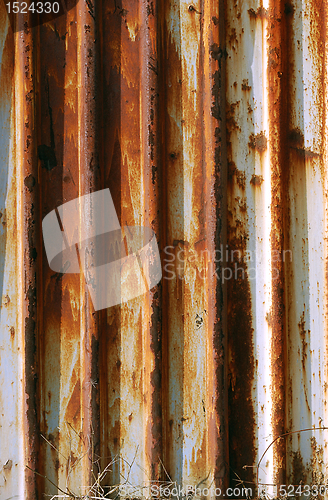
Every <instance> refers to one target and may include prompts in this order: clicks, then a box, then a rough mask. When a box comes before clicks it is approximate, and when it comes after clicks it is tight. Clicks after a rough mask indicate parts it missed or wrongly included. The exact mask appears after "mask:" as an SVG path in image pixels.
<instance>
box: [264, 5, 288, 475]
mask: <svg viewBox="0 0 328 500" xmlns="http://www.w3.org/2000/svg"><path fill="white" fill-rule="evenodd" d="M287 54H288V44H287V38H286V13H285V4H284V3H283V2H281V3H278V4H277V3H274V2H271V3H269V6H268V48H267V57H268V66H267V68H268V69H267V71H268V99H269V102H268V115H269V148H270V151H269V155H270V166H271V206H272V209H271V234H270V240H271V269H272V271H271V272H272V309H271V313H270V327H271V346H270V353H271V365H270V372H271V387H270V391H271V394H272V415H271V421H272V423H271V425H272V430H273V432H272V440H274V439H276V438H277V437H278V436H280V435H282V434H284V433H285V432H286V414H285V412H286V393H285V384H286V341H285V339H286V317H285V314H286V311H285V263H284V259H283V256H284V250H287V249H288V248H287V246H286V241H285V237H284V235H285V234H286V215H287V214H286V210H287V195H286V185H288V174H287V172H288V169H287V168H286V167H287V165H288V152H287V147H288V146H287V136H288V115H287V110H288V100H287V94H288V90H287V89H288V87H287V79H288V76H287V65H288V56H287ZM273 481H274V482H276V483H277V484H285V483H286V440H285V439H283V438H282V439H278V440H277V441H276V443H275V444H274V447H273Z"/></svg>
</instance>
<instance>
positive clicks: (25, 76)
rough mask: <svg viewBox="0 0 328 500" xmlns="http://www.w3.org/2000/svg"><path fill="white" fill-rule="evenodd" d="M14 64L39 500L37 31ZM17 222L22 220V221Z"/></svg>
mask: <svg viewBox="0 0 328 500" xmlns="http://www.w3.org/2000/svg"><path fill="white" fill-rule="evenodd" d="M15 38H16V57H15V59H16V61H18V64H17V72H15V77H16V78H15V94H16V91H17V94H16V96H15V97H16V102H17V104H18V106H17V107H16V112H17V113H19V115H18V116H17V122H16V124H17V126H18V128H19V132H18V134H19V135H18V137H19V142H18V144H16V153H17V154H18V158H19V159H20V160H21V165H20V166H19V165H18V169H19V168H20V169H21V173H20V174H19V175H18V180H19V185H20V193H21V196H22V202H21V203H22V204H21V214H20V217H21V221H22V223H23V231H22V240H23V241H22V250H23V254H22V255H20V258H21V259H22V261H23V269H24V272H23V283H22V287H23V301H22V310H23V325H22V328H23V332H24V333H23V337H24V362H25V369H24V384H25V395H24V399H25V401H24V403H25V404H24V420H25V449H26V456H25V465H27V466H28V468H25V478H26V493H25V494H26V497H27V498H31V499H32V498H35V496H36V494H37V493H36V492H37V477H36V475H35V474H34V472H32V471H35V470H36V468H37V462H38V452H39V419H38V409H39V407H38V386H37V377H38V330H39V328H38V327H39V324H38V310H39V308H38V299H39V284H40V281H39V276H40V274H39V264H40V243H41V238H40V227H39V221H38V218H37V213H38V208H39V193H38V189H37V188H35V189H34V184H36V179H37V178H38V165H37V160H36V137H35V126H36V88H35V77H36V60H35V56H36V52H35V48H36V47H35V31H33V30H30V29H28V28H26V27H24V29H23V30H22V31H20V32H18V33H16V34H15ZM20 217H19V220H20Z"/></svg>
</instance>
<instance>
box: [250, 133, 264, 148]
mask: <svg viewBox="0 0 328 500" xmlns="http://www.w3.org/2000/svg"><path fill="white" fill-rule="evenodd" d="M248 145H249V147H250V148H251V149H256V150H257V151H259V153H263V151H265V150H266V149H267V145H268V140H267V138H266V136H265V134H264V132H259V133H258V134H256V135H254V134H251V135H250V136H249V143H248Z"/></svg>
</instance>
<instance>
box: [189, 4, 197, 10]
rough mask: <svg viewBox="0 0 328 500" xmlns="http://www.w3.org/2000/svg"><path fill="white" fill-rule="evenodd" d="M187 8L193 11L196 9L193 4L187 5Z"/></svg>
mask: <svg viewBox="0 0 328 500" xmlns="http://www.w3.org/2000/svg"><path fill="white" fill-rule="evenodd" d="M188 10H189V12H193V11H194V10H196V9H195V7H194V6H193V5H189V7H188Z"/></svg>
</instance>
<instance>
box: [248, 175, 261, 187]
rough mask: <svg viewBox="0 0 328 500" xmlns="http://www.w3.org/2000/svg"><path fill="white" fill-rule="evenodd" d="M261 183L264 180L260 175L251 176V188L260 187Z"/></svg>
mask: <svg viewBox="0 0 328 500" xmlns="http://www.w3.org/2000/svg"><path fill="white" fill-rule="evenodd" d="M263 181H264V179H263V176H262V175H256V174H253V175H252V178H251V180H250V183H251V184H253V186H261V184H262V182H263Z"/></svg>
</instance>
